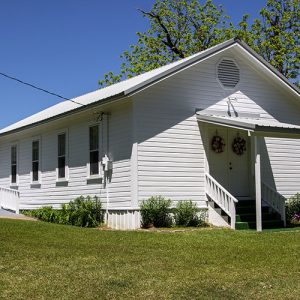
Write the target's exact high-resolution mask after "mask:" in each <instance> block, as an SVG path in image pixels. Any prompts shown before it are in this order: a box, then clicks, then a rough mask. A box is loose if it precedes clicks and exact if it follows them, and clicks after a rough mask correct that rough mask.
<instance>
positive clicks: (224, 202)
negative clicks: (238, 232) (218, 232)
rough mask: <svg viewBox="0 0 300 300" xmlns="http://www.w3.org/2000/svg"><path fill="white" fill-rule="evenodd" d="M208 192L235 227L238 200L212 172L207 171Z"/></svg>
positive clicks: (233, 227) (232, 226)
mask: <svg viewBox="0 0 300 300" xmlns="http://www.w3.org/2000/svg"><path fill="white" fill-rule="evenodd" d="M205 180H206V188H205V189H206V194H207V195H208V196H209V197H210V198H211V200H213V201H214V202H215V203H216V204H217V205H218V206H219V207H220V208H221V209H222V210H223V211H224V212H225V213H226V214H227V215H228V216H229V217H230V219H231V224H230V225H231V228H232V229H235V220H236V208H235V206H236V203H237V202H238V200H237V199H236V198H235V197H234V196H232V195H231V194H230V193H229V192H228V191H227V190H226V189H225V188H224V187H223V186H222V185H221V184H220V183H219V182H217V181H216V180H215V179H214V178H213V177H212V176H211V175H210V174H208V173H205Z"/></svg>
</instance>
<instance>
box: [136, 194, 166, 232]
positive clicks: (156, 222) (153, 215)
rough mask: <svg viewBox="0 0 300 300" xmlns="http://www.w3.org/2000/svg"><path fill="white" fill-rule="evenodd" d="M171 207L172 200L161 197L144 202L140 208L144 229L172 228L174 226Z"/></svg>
mask: <svg viewBox="0 0 300 300" xmlns="http://www.w3.org/2000/svg"><path fill="white" fill-rule="evenodd" d="M170 206H171V200H170V199H165V198H163V197H161V196H155V197H151V198H149V199H148V200H145V201H143V202H142V203H141V206H140V209H141V210H140V212H141V218H142V221H141V223H142V227H145V228H149V227H152V226H154V227H170V226H171V225H172V218H171V215H170Z"/></svg>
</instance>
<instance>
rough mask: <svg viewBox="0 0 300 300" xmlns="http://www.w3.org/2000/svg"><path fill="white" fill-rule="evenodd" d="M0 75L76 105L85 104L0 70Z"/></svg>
mask: <svg viewBox="0 0 300 300" xmlns="http://www.w3.org/2000/svg"><path fill="white" fill-rule="evenodd" d="M0 75H2V76H4V77H6V78H9V79H12V80H15V81H17V82H19V83H21V84H24V85H27V86H30V87H32V88H34V89H36V90H39V91H42V92H44V93H47V94H50V95H53V96H56V97H58V98H61V99H64V100H67V101H71V102H73V103H75V104H78V105H81V106H85V105H84V104H82V103H79V102H76V101H74V100H72V99H69V98H66V97H63V96H61V95H58V94H56V93H53V92H50V91H47V90H45V89H42V88H40V87H38V86H36V85H33V84H31V83H28V82H25V81H23V80H20V79H18V78H15V77H12V76H9V75H7V74H4V73H2V72H0Z"/></svg>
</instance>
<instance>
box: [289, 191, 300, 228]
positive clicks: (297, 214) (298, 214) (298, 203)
mask: <svg viewBox="0 0 300 300" xmlns="http://www.w3.org/2000/svg"><path fill="white" fill-rule="evenodd" d="M286 220H287V222H288V223H291V224H300V194H299V193H297V194H296V195H294V196H292V197H291V198H290V199H289V200H288V201H287V204H286Z"/></svg>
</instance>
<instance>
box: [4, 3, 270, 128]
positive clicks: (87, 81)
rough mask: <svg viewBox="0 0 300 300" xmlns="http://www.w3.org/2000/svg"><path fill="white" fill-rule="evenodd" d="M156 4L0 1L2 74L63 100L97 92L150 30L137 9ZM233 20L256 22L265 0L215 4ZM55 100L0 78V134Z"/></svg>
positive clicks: (57, 100)
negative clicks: (247, 18)
mask: <svg viewBox="0 0 300 300" xmlns="http://www.w3.org/2000/svg"><path fill="white" fill-rule="evenodd" d="M153 3H154V0H109V1H107V0H51V1H46V0H26V1H20V0H0V39H1V48H0V49H1V50H0V53H1V55H0V72H2V73H6V74H8V75H11V76H15V77H17V78H19V79H22V80H24V81H27V82H30V83H32V84H35V85H38V86H40V87H43V88H45V89H48V90H50V91H53V92H55V93H58V94H61V95H62V96H65V97H67V98H70V97H75V96H79V95H81V94H84V93H86V92H89V91H92V90H96V89H97V88H98V80H99V79H102V77H103V74H104V73H106V72H108V71H111V70H112V71H116V72H117V71H118V70H119V66H120V63H121V60H120V58H119V56H120V54H121V53H122V52H123V51H124V50H126V49H128V47H129V45H130V44H134V43H135V42H136V34H135V33H136V32H137V31H144V30H146V29H147V28H148V23H147V20H146V19H145V18H143V17H142V16H141V15H140V13H139V12H138V11H137V8H142V9H144V10H147V9H150V8H151V6H152V4H153ZM214 3H215V4H223V7H224V9H225V10H226V12H227V14H228V15H230V16H231V17H232V20H233V21H234V22H235V23H236V22H238V21H239V20H240V19H241V17H242V15H243V14H245V13H249V14H250V15H251V17H257V16H258V11H259V10H260V8H262V7H263V6H264V5H265V1H264V0H214ZM59 101H61V100H60V99H59V98H56V97H54V96H51V95H48V94H44V93H42V92H39V91H36V90H34V89H32V88H29V87H27V86H23V85H20V84H19V83H16V82H14V81H11V80H9V79H7V78H4V77H2V76H0V103H1V110H0V128H3V127H5V126H7V125H9V124H11V123H14V122H16V121H18V120H20V119H23V118H25V117H27V116H29V115H31V114H34V113H36V112H38V111H40V110H42V109H45V108H47V107H49V106H51V105H53V104H56V103H57V102H59Z"/></svg>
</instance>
